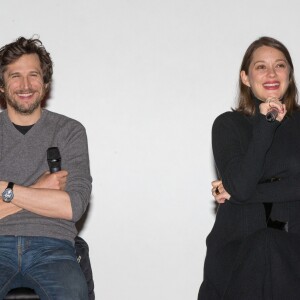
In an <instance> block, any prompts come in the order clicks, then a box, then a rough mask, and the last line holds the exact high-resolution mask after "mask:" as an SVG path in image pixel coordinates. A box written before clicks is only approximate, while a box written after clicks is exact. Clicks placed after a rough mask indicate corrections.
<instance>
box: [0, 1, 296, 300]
mask: <svg viewBox="0 0 300 300" xmlns="http://www.w3.org/2000/svg"><path fill="white" fill-rule="evenodd" d="M298 3H299V1H298V0H290V1H286V2H285V3H283V2H282V1H281V0H272V1H271V0H265V1H263V0H252V1H245V0H236V1H235V0H227V1H216V0H215V1H213V0H160V1H158V0H151V1H142V0H123V1H122V0H85V1H79V0H64V1H63V0H51V1H42V0H26V1H21V0H1V3H0V4H1V7H0V25H1V29H2V30H1V34H0V46H2V45H4V44H7V43H10V42H12V41H13V40H15V39H16V38H17V37H19V36H25V37H31V36H32V35H33V34H38V35H39V36H40V39H41V40H42V41H43V43H44V45H45V46H46V48H47V50H48V51H49V52H50V53H51V56H52V58H53V60H54V63H55V68H54V83H53V89H52V94H51V98H50V100H49V101H48V107H47V108H48V109H50V110H53V111H57V112H60V113H63V114H66V115H68V116H70V117H73V118H75V119H78V120H79V121H81V122H82V123H83V124H84V125H85V127H86V129H87V133H88V137H89V147H90V159H91V170H92V175H93V179H94V183H93V194H92V199H91V204H90V209H89V211H88V214H87V216H86V220H85V223H84V226H83V229H82V231H81V232H80V235H81V236H83V237H84V238H85V239H86V240H87V241H88V243H89V245H90V255H91V260H92V266H93V272H94V280H95V290H96V299H98V300H117V299H122V300H140V299H143V300H153V299H157V300H169V299H170V300H171V299H172V300H193V299H194V300H195V299H196V297H197V292H198V288H199V285H200V283H201V280H202V272H203V271H202V269H203V262H204V257H205V252H206V246H205V238H206V236H207V234H208V233H209V231H210V229H211V227H212V225H213V222H214V217H215V216H214V213H213V208H214V203H213V199H212V197H211V193H210V182H211V181H212V180H213V179H214V178H215V176H216V175H215V170H214V163H213V158H212V153H211V139H210V132H211V125H212V122H213V120H214V119H215V117H216V116H217V115H219V114H220V113H221V112H223V111H225V110H229V109H230V107H232V106H233V105H234V99H235V95H236V85H237V79H238V69H239V65H240V62H241V59H242V56H243V54H244V51H245V50H246V48H247V47H248V45H249V44H250V43H251V42H252V41H253V40H254V39H256V38H257V37H259V36H262V35H269V36H272V37H275V38H278V39H279V40H281V41H282V42H283V43H284V44H286V46H287V47H288V49H289V50H290V52H291V55H292V57H293V59H294V64H295V69H296V79H297V78H299V75H298V74H299V72H300V71H299V70H300V37H299V30H298V29H299V28H300V18H299V8H300V7H299V6H300V5H299V4H298Z"/></svg>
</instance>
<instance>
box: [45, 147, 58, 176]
mask: <svg viewBox="0 0 300 300" xmlns="http://www.w3.org/2000/svg"><path fill="white" fill-rule="evenodd" d="M47 161H48V165H49V169H50V173H54V172H58V171H60V170H61V157H60V152H59V149H58V147H50V148H48V150H47Z"/></svg>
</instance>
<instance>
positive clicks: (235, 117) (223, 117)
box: [214, 110, 249, 126]
mask: <svg viewBox="0 0 300 300" xmlns="http://www.w3.org/2000/svg"><path fill="white" fill-rule="evenodd" d="M248 118H249V117H247V116H246V115H244V114H242V113H240V112H238V111H236V110H232V111H226V112H224V113H222V114H220V115H219V116H217V117H216V119H215V120H214V126H215V125H217V124H236V123H241V122H244V121H246V120H247V119H248Z"/></svg>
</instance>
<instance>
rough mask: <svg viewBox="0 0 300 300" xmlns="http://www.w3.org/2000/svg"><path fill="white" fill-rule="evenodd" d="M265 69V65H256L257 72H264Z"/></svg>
mask: <svg viewBox="0 0 300 300" xmlns="http://www.w3.org/2000/svg"><path fill="white" fill-rule="evenodd" d="M265 68H266V66H265V65H258V66H256V69H258V70H264V69H265Z"/></svg>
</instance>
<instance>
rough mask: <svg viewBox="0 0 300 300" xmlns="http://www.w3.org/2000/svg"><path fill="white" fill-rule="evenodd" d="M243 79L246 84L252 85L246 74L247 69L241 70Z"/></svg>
mask: <svg viewBox="0 0 300 300" xmlns="http://www.w3.org/2000/svg"><path fill="white" fill-rule="evenodd" d="M241 80H242V83H243V84H244V85H247V86H249V87H251V85H250V82H249V78H248V75H247V74H246V72H245V71H241Z"/></svg>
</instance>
